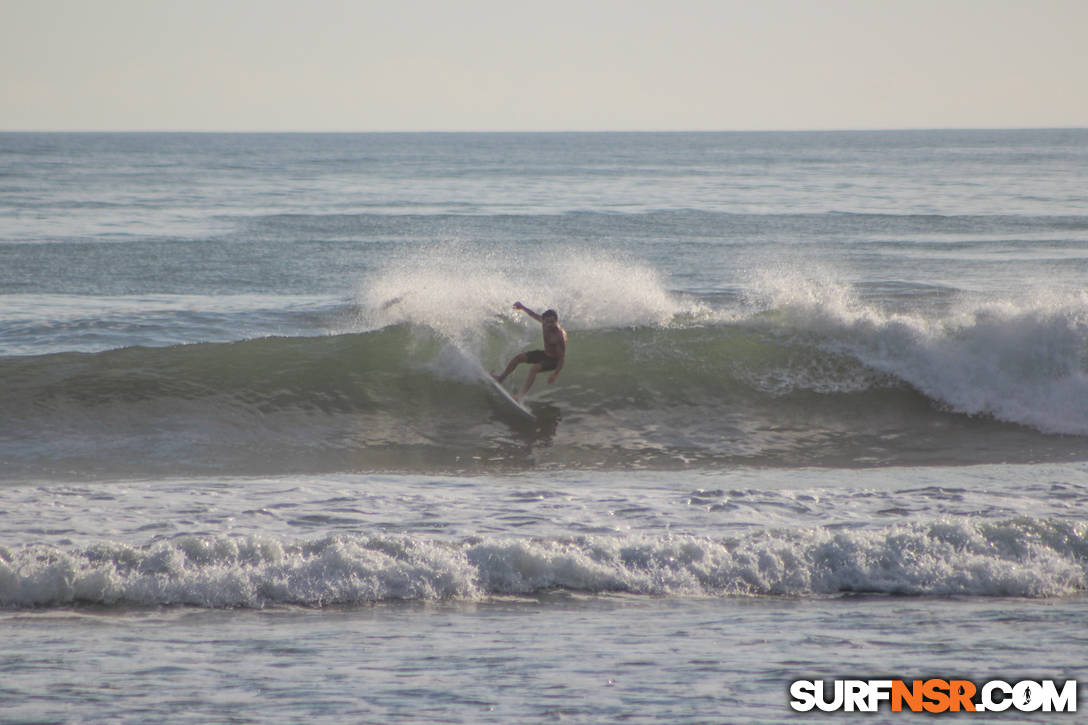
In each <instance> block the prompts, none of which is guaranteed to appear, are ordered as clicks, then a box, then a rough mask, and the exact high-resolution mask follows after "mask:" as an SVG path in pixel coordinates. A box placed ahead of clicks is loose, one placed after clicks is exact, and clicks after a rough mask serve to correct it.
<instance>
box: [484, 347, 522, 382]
mask: <svg viewBox="0 0 1088 725" xmlns="http://www.w3.org/2000/svg"><path fill="white" fill-rule="evenodd" d="M527 360H528V358H527V357H526V355H525V353H521V354H520V355H515V356H514V357H512V358H510V364H509V365H507V366H506V370H503V372H502V375H495V374H494V373H492V374H491V377H493V378H495V379H496V380H498V381H499V382H500V383H501V382H502V381H503V380H506V376H507V375H509V374H510V373H512V372H514V368H516V367H517V366H518V365H521V364H522V363H523V362H527Z"/></svg>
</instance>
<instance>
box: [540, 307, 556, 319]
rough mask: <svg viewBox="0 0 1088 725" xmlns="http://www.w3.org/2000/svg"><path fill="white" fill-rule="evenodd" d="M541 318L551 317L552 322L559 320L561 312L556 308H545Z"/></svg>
mask: <svg viewBox="0 0 1088 725" xmlns="http://www.w3.org/2000/svg"><path fill="white" fill-rule="evenodd" d="M540 319H542V320H548V319H550V320H551V321H552V322H559V313H558V312H556V311H555V310H544V314H543V315H541V316H540Z"/></svg>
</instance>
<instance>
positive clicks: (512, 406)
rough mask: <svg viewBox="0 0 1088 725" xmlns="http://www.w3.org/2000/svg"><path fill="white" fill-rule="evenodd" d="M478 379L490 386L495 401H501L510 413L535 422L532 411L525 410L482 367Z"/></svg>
mask: <svg viewBox="0 0 1088 725" xmlns="http://www.w3.org/2000/svg"><path fill="white" fill-rule="evenodd" d="M480 377H482V378H483V379H484V381H485V382H487V383H489V384H490V387H491V390H493V391H494V392H495V399H496V400H499V401H501V403H502V405H504V406H505V407H506V408H508V409H509V410H510V411H511V412H514V413H518V414H519V415H521V416H522V417H524V418H525V419H526V420H536V416H535V415H533V411H531V410H529V409H528V408H526V407H525V405H524V404H523V403H520V402H518V401H517V400H514V396H513V395H511V394H510V393H509V392H507V390H506V388H504V387H503V386H502V383H500V382H499V381H498V380H496V379H495V378H493V377H491V373H489V372H487V371H486V370H484V369H483V367H482V366H481V367H480Z"/></svg>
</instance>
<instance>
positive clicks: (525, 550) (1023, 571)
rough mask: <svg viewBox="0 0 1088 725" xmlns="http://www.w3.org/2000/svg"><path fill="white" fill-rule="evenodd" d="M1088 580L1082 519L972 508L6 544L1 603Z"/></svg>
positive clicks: (250, 603) (874, 589)
mask: <svg viewBox="0 0 1088 725" xmlns="http://www.w3.org/2000/svg"><path fill="white" fill-rule="evenodd" d="M1085 589H1088V529H1086V528H1085V526H1084V524H1083V523H1070V522H1067V521H1060V520H1051V519H1032V518H1015V519H1008V520H1002V521H981V520H972V519H968V518H957V519H954V520H936V521H931V522H917V523H911V524H903V525H897V526H889V527H875V528H867V529H857V530H849V529H831V528H814V529H800V530H792V531H773V530H767V531H760V532H757V533H752V534H748V535H745V536H742V537H738V538H733V539H724V540H723V539H712V538H704V537H695V536H669V535H664V536H649V535H647V536H579V537H570V538H544V539H527V538H525V539H523V538H510V537H480V538H470V539H465V540H460V541H452V540H441V539H426V538H420V537H412V536H407V535H383V536H364V535H338V536H331V537H327V538H322V539H318V540H314V541H289V540H280V539H275V538H267V537H258V536H250V537H222V536H220V537H201V536H188V535H186V536H179V537H177V538H174V539H171V540H169V541H160V542H156V543H153V544H150V545H147V546H144V547H132V546H128V545H124V544H118V543H98V544H93V545H90V546H86V547H82V548H81V547H74V548H61V547H54V546H44V545H29V546H25V547H22V548H16V549H0V605H2V606H4V607H9V608H11V607H15V608H22V607H57V606H61V607H64V606H73V605H86V604H95V605H106V606H152V605H188V606H196V607H268V606H282V605H302V606H312V607H321V606H327V605H354V604H366V603H374V602H384V601H404V600H407V601H433V600H479V599H485V598H488V597H492V596H535V595H539V594H542V593H545V592H551V591H556V590H562V591H572V592H582V593H588V594H594V595H601V594H608V593H625V594H632V595H654V596H668V597H706V596H711V597H735V596H767V595H772V596H800V597H805V596H830V595H839V594H843V593H878V594H891V595H931V596H942V595H959V596H1011V597H1051V596H1060V595H1067V594H1071V593H1075V592H1082V591H1084V590H1085Z"/></svg>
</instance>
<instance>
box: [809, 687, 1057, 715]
mask: <svg viewBox="0 0 1088 725" xmlns="http://www.w3.org/2000/svg"><path fill="white" fill-rule="evenodd" d="M790 697H791V698H792V699H791V700H790V707H791V708H793V709H794V710H796V711H798V712H809V711H810V710H813V709H816V710H821V711H823V712H835V711H843V712H877V711H878V710H879V709H880V708H881V706H882V705H884V704H885V703H886V704H887V705H889V706H890V707H891V711H892V712H902V711H904V710H907V711H910V712H928V713H944V712H1004V711H1005V710H1009V709H1012V710H1016V711H1019V712H1039V711H1041V712H1076V711H1077V681H1076V680H1065V681H1064V682H1063V683H1062V684H1060V685H1059V684H1058V683H1057V682H1055V681H1054V680H1021V681H1019V682H1015V683H1009V682H1005V681H1004V680H990V681H989V682H985V683H983V684H982V685H981V686H978V685H976V684H975V683H973V682H971V681H970V680H942V679H937V678H932V679H928V680H911V681H906V680H833V681H831V682H824V681H823V680H797V681H795V682H793V683H791V684H790Z"/></svg>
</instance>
